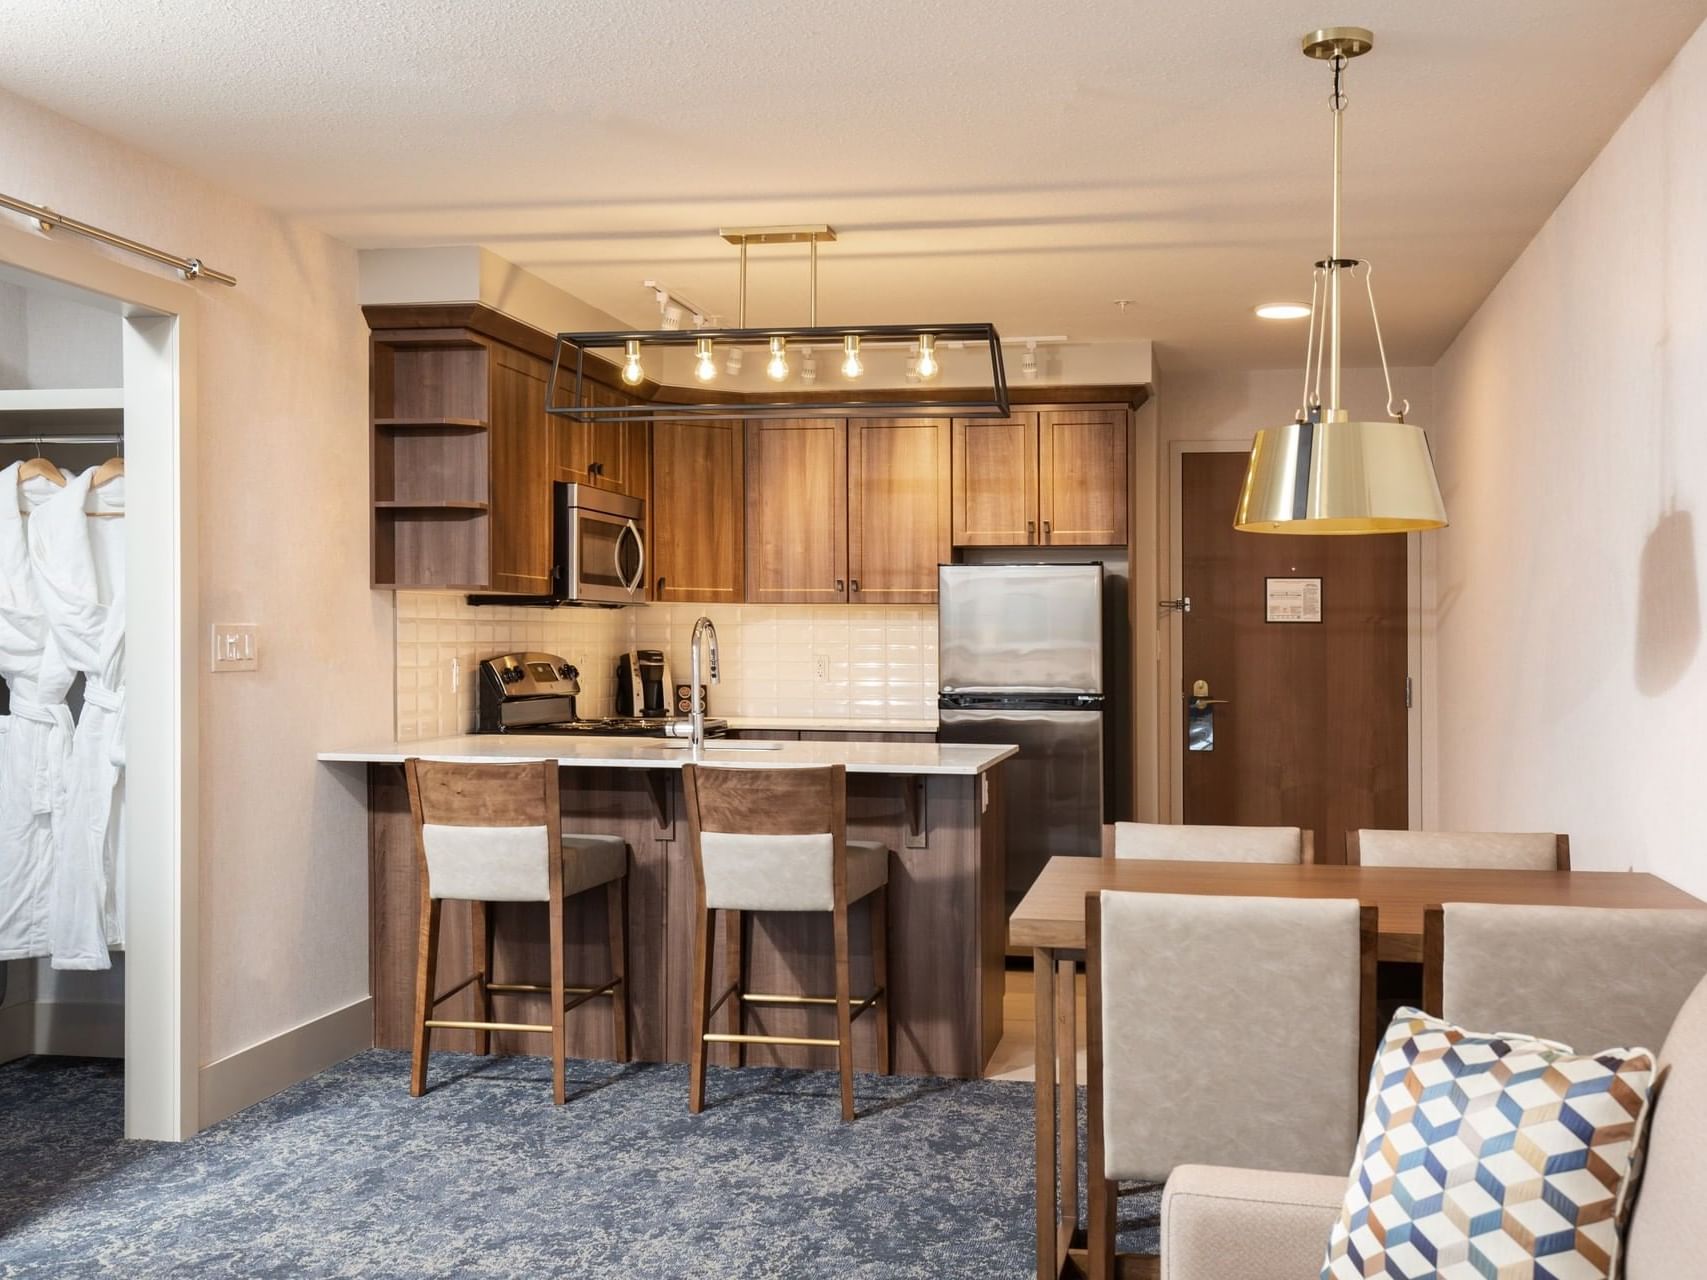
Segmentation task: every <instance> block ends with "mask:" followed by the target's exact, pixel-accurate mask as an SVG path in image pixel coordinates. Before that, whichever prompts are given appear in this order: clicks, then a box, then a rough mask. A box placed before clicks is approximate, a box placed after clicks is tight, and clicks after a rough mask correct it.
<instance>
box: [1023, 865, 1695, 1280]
mask: <svg viewBox="0 0 1707 1280" xmlns="http://www.w3.org/2000/svg"><path fill="white" fill-rule="evenodd" d="M1105 890H1112V891H1116V892H1126V893H1182V894H1196V895H1210V896H1224V897H1266V898H1344V899H1353V898H1355V899H1356V900H1357V901H1358V902H1359V903H1360V904H1362V905H1364V906H1373V907H1375V908H1376V910H1377V913H1378V928H1379V934H1380V938H1379V951H1378V954H1379V957H1380V959H1382V960H1399V961H1412V962H1420V961H1421V960H1422V959H1423V917H1424V914H1425V912H1426V911H1427V910H1428V908H1429V907H1431V906H1439V905H1442V904H1444V903H1450V902H1484V903H1511V904H1524V905H1531V906H1559V907H1661V908H1667V907H1675V908H1700V907H1702V906H1703V905H1707V904H1703V903H1702V902H1701V901H1700V900H1699V899H1696V898H1694V897H1692V896H1690V895H1689V894H1687V893H1685V892H1684V891H1683V890H1681V889H1679V888H1677V887H1676V886H1675V885H1672V884H1669V883H1667V882H1666V881H1664V880H1662V879H1660V878H1659V877H1658V876H1653V875H1648V874H1646V873H1642V872H1635V871H1506V870H1487V869H1478V868H1456V867H1454V868H1435V867H1364V866H1348V865H1329V864H1319V863H1299V864H1284V865H1277V864H1271V863H1248V862H1186V861H1166V860H1148V859H1138V858H1114V857H1111V856H1108V855H1104V856H1102V857H1055V858H1051V859H1050V860H1049V862H1048V863H1047V864H1046V865H1045V866H1044V869H1043V872H1042V874H1041V875H1039V876H1038V878H1037V879H1036V881H1034V882H1033V884H1032V886H1031V889H1030V890H1029V891H1028V892H1027V893H1026V895H1025V897H1024V898H1023V899H1022V900H1021V901H1020V904H1019V906H1018V907H1016V908H1015V909H1014V913H1013V915H1012V916H1010V917H1009V919H1008V945H1009V947H1010V948H1025V947H1029V948H1030V949H1031V952H1032V961H1033V977H1034V984H1035V986H1034V990H1035V1009H1036V1019H1037V1026H1036V1061H1037V1082H1036V1098H1035V1102H1036V1113H1037V1141H1036V1156H1037V1275H1038V1280H1059V1277H1061V1276H1063V1275H1067V1276H1072V1275H1081V1274H1086V1271H1085V1255H1084V1251H1083V1249H1084V1237H1083V1231H1082V1228H1081V1227H1080V1225H1079V1186H1078V1181H1079V1173H1078V1170H1079V1164H1078V1157H1079V1122H1078V1114H1079V1112H1078V1090H1079V1078H1078V1026H1077V1021H1078V1010H1077V990H1076V975H1077V973H1078V967H1079V962H1080V959H1081V956H1082V952H1083V951H1084V947H1085V900H1086V898H1087V896H1089V895H1091V894H1095V893H1100V892H1103V891H1105Z"/></svg>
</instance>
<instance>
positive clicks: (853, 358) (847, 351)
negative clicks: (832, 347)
mask: <svg viewBox="0 0 1707 1280" xmlns="http://www.w3.org/2000/svg"><path fill="white" fill-rule="evenodd" d="M864 372H865V365H864V363H863V362H862V361H861V360H860V358H859V335H858V334H857V333H850V334H848V336H847V337H845V338H843V339H842V377H844V378H857V377H859V375H860V374H862V373H864Z"/></svg>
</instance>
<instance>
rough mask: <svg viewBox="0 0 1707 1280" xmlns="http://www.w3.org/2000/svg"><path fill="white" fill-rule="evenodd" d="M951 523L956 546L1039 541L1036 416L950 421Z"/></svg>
mask: <svg viewBox="0 0 1707 1280" xmlns="http://www.w3.org/2000/svg"><path fill="white" fill-rule="evenodd" d="M953 481H954V484H953V492H954V498H953V526H954V545H955V546H957V547H1025V546H1031V545H1033V544H1034V543H1036V541H1037V415H1036V414H1035V413H1030V412H1021V413H1016V414H1013V415H1012V416H1011V417H1007V418H956V419H955V420H954V461H953Z"/></svg>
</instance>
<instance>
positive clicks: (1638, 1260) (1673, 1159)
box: [1624, 953, 1707, 1280]
mask: <svg viewBox="0 0 1707 1280" xmlns="http://www.w3.org/2000/svg"><path fill="white" fill-rule="evenodd" d="M1638 955H1639V953H1638ZM1624 1268H1625V1270H1624V1275H1625V1280H1678V1278H1679V1277H1682V1276H1699V1275H1703V1274H1707V981H1704V982H1702V983H1701V984H1700V985H1699V986H1697V987H1696V988H1695V992H1694V994H1692V995H1691V996H1690V997H1689V999H1688V1000H1687V1001H1686V1002H1685V1003H1684V1006H1683V1009H1682V1011H1681V1012H1680V1013H1679V1014H1678V1015H1677V1020H1676V1021H1675V1022H1674V1023H1673V1024H1672V1029H1671V1035H1670V1037H1669V1038H1668V1039H1667V1040H1666V1043H1665V1048H1664V1049H1662V1050H1661V1051H1660V1079H1659V1083H1658V1087H1657V1090H1656V1096H1655V1101H1654V1105H1653V1110H1652V1117H1651V1121H1650V1126H1649V1134H1648V1143H1647V1154H1646V1164H1645V1167H1644V1170H1643V1173H1642V1181H1641V1184H1640V1186H1639V1188H1638V1191H1637V1195H1636V1204H1635V1210H1634V1213H1633V1214H1632V1216H1631V1220H1630V1227H1629V1232H1628V1236H1627V1238H1626V1241H1625V1252H1624Z"/></svg>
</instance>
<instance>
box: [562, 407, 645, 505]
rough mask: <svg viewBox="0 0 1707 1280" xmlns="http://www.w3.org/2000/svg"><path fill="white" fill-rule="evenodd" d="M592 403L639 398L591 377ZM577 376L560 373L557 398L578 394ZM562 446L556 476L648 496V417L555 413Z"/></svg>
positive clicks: (570, 481)
mask: <svg viewBox="0 0 1707 1280" xmlns="http://www.w3.org/2000/svg"><path fill="white" fill-rule="evenodd" d="M585 385H586V392H585V395H586V399H587V403H588V404H590V405H595V406H601V407H609V406H613V405H619V404H630V403H634V401H633V400H632V399H631V397H629V396H628V395H626V394H625V393H623V392H621V391H618V390H616V389H615V388H612V387H607V386H605V385H604V383H602V382H593V381H591V380H590V379H589V380H588V381H587V382H586V384H585ZM573 386H574V381H573V379H572V378H564V377H561V376H560V377H559V379H558V390H557V394H558V401H559V402H560V403H562V404H568V403H569V399H570V396H571V395H572V394H573ZM552 421H553V422H554V423H556V424H557V430H556V432H555V437H556V447H557V466H556V474H557V479H559V480H565V481H568V482H569V483H570V484H590V485H593V486H595V487H597V488H600V489H613V490H615V491H616V492H618V493H626V494H628V495H629V496H630V497H633V498H639V499H641V500H642V501H644V500H645V498H646V492H647V489H648V487H649V482H648V477H647V469H648V466H649V463H650V453H651V449H650V437H649V433H648V431H647V424H646V423H644V422H613V421H605V422H582V421H579V420H578V419H575V418H569V417H554V418H553V419H552Z"/></svg>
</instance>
